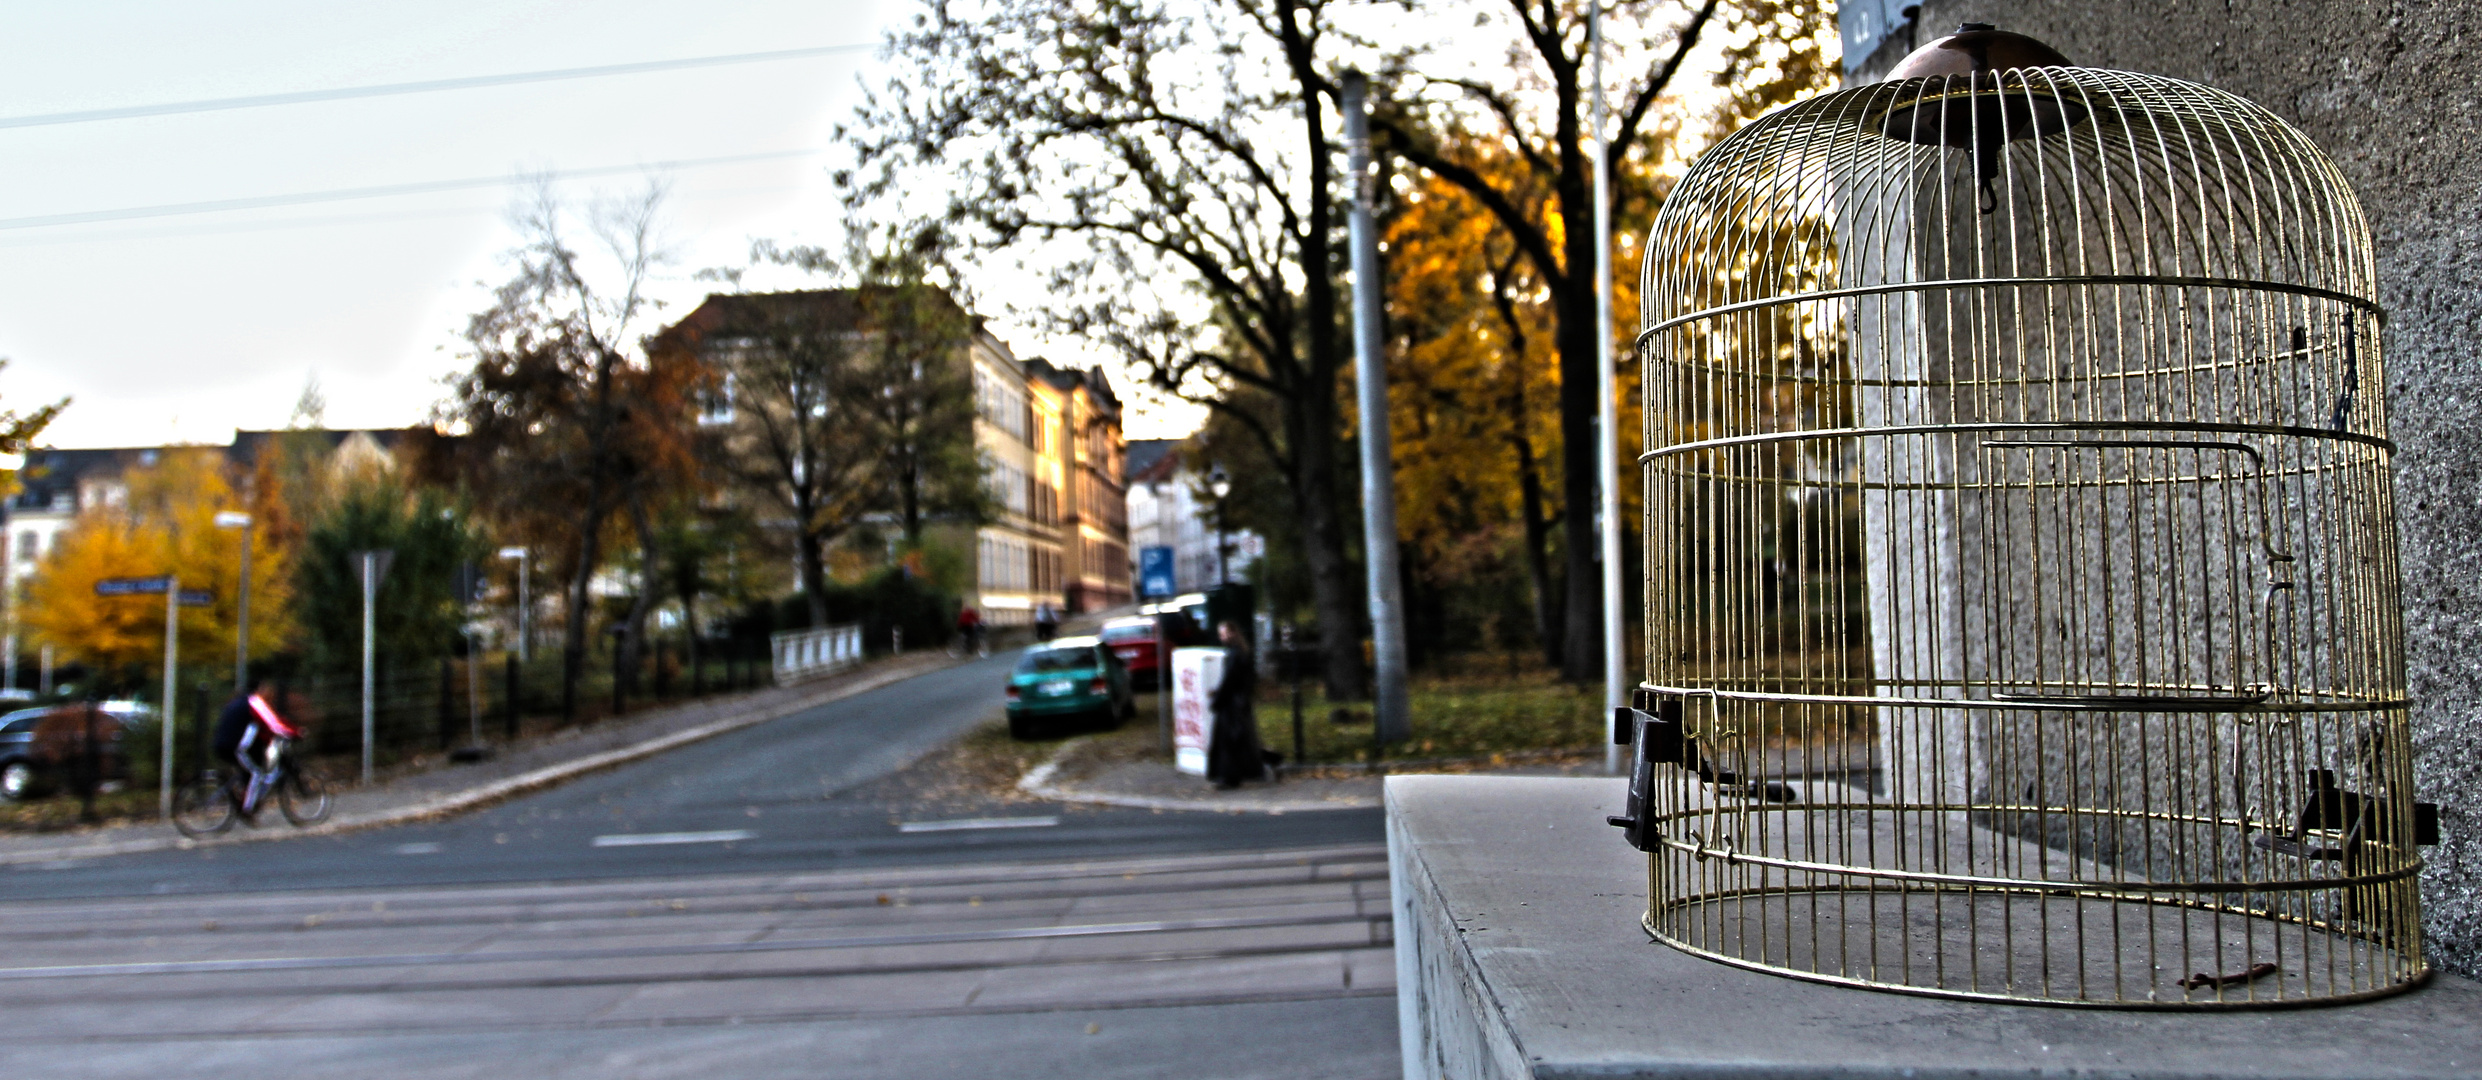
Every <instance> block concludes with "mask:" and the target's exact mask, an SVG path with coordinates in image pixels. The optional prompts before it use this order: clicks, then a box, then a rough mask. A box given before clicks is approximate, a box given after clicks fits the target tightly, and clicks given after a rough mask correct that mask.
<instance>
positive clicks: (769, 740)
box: [0, 657, 1395, 1077]
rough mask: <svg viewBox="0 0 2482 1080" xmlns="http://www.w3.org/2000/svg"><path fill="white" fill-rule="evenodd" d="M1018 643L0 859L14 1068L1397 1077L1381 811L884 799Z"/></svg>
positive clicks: (3, 990)
mask: <svg viewBox="0 0 2482 1080" xmlns="http://www.w3.org/2000/svg"><path fill="white" fill-rule="evenodd" d="M1008 661H1009V658H1008V657H995V658H992V659H990V660H987V661H982V662H978V663H974V664H969V665H965V666H962V667H957V668H952V669H948V670H945V671H940V672H935V673H932V674H928V675H923V676H920V677H917V678H914V679H910V680H906V681H904V682H901V683H896V684H892V685H890V686H887V687H883V688H880V689H878V690H874V691H870V692H867V693H864V694H859V695H856V696H854V697H851V698H846V699H843V700H840V701H836V702H832V703H829V704H826V705H822V706H819V707H816V708H813V709H810V710H807V711H805V712H802V713H798V714H795V715H792V716H787V717H785V718H783V719H780V720H776V721H771V722H768V723H765V724H760V725H757V726H754V727H751V728H747V729H743V730H741V731H737V732H734V733H731V734H728V735H724V736H721V737H718V738H715V739H712V740H708V741H706V742H702V743H698V744H695V745H692V746H689V747H685V748H682V749H679V750H676V751H672V752H670V753H667V754H664V755H661V756H658V757H655V758H651V759H648V760H645V761H641V762H638V763H635V764H632V765H629V766H625V767H622V768H618V769H615V770H612V771H610V772H606V773H601V774H597V775H594V776H590V777H586V778H583V779H581V780H578V781H575V782H572V783H570V784H567V785H565V786H563V787H559V788H556V789H553V790H550V791H546V792H542V793H539V794H536V795H534V796H531V797H528V798H524V799H520V800H516V801H512V802H509V803H505V804H502V805H500V806H497V807H493V808H490V809H487V810H483V811H479V812H476V813H472V814H469V815H465V816H462V817H458V818H454V819H450V820H445V821H438V822H431V823H425V824H419V825H410V826H404V827H398V828H389V829H374V830H368V831H364V832H359V833H352V834H346V835H341V836H333V837H315V838H303V839H294V840H285V841H279V842H268V843H249V844H229V845H211V846H207V847H202V848H199V849H197V850H191V851H169V852H160V853H152V854H146V855H129V856H119V857H112V858H101V859H91V860H76V861H71V862H65V863H55V864H37V865H31V866H23V867H15V868H11V869H8V870H6V871H0V889H4V890H5V898H4V899H0V948H5V949H6V950H7V955H6V956H0V1010H5V1011H6V1012H7V1013H8V1014H9V1015H11V1016H12V1017H13V1018H15V1021H16V1022H15V1023H13V1024H12V1030H13V1034H12V1036H11V1038H10V1039H9V1040H7V1041H5V1042H0V1067H6V1068H8V1069H9V1070H10V1071H12V1072H17V1073H24V1074H30V1075H60V1076H123V1075H138V1074H154V1075H160V1074H164V1073H167V1072H169V1073H173V1074H179V1075H236V1076H239V1075H257V1074H260V1073H263V1072H265V1071H267V1070H268V1068H269V1066H270V1064H271V1063H282V1064H284V1065H286V1066H287V1067H307V1068H316V1069H318V1070H319V1071H320V1073H321V1074H322V1075H336V1074H342V1075H364V1076H393V1075H434V1076H457V1075H484V1074H485V1073H489V1074H491V1075H503V1074H505V1073H506V1072H507V1071H509V1070H511V1069H516V1070H519V1071H523V1072H530V1073H534V1074H539V1075H543V1076H569V1075H579V1076H585V1075H594V1076H649V1077H654V1076H678V1075H688V1074H693V1073H696V1074H710V1075H724V1076H762V1075H765V1076H773V1075H788V1076H790V1075H805V1076H816V1075H833V1076H883V1075H884V1076H951V1075H954V1076H988V1075H1011V1076H1052V1075H1058V1076H1115V1075H1129V1076H1138V1075H1150V1076H1152V1075H1164V1076H1202V1077H1203V1076H1233V1077H1245V1076H1246V1077H1259V1076H1267V1077H1276V1076H1305V1077H1307V1076H1380V1075H1393V1074H1394V1071H1395V1060H1394V1058H1395V1023H1394V1004H1393V997H1392V986H1393V969H1392V966H1391V964H1390V961H1389V959H1388V956H1389V945H1388V942H1389V937H1388V925H1387V904H1386V875H1385V869H1384V864H1383V858H1382V855H1381V851H1382V849H1381V847H1380V846H1379V845H1381V844H1382V843H1383V836H1382V832H1381V825H1380V821H1379V818H1378V815H1377V812H1376V811H1367V810H1362V811H1352V810H1348V811H1331V812H1320V813H1296V814H1288V815H1278V816H1269V815H1258V814H1221V813H1181V812H1161V813H1159V812H1154V811H1149V810H1121V809H1104V810H1095V809H1087V808H1075V809H1072V808H1067V807H1059V806H1052V805H1047V804H1033V805H1029V804H1024V803H1007V804H998V803H995V804H993V805H992V806H991V807H989V808H987V809H982V810H974V809H972V808H969V809H968V811H967V812H966V813H964V814H962V815H960V814H958V813H957V812H956V811H955V810H954V808H953V807H950V808H945V809H944V810H943V811H942V812H941V813H938V814H923V813H908V812H906V811H904V810H903V809H901V808H900V809H898V810H897V811H895V812H891V808H890V805H889V803H888V802H887V800H886V799H884V798H874V797H869V796H868V795H867V794H866V792H865V791H864V790H863V789H867V788H868V787H869V786H870V785H871V784H872V783H873V782H874V781H878V780H880V779H882V778H884V777H887V776H889V775H890V774H891V773H894V772H896V771H898V770H900V769H903V768H905V767H906V766H907V765H908V764H910V763H912V762H914V761H915V760H916V759H917V758H920V757H921V756H922V755H924V754H926V753H927V752H929V751H931V750H934V749H936V748H938V747H940V746H941V745H944V744H945V743H947V742H949V741H951V740H953V739H954V738H956V737H958V736H959V735H961V734H963V733H964V732H966V731H968V730H971V729H972V728H973V727H974V726H975V725H977V724H979V723H981V722H983V721H984V720H986V719H988V718H990V717H991V715H992V711H993V708H994V706H995V705H996V699H997V691H998V687H999V685H1000V683H1001V676H1002V672H1003V671H1004V669H1005V666H1006V664H1007V663H1008ZM1199 1046H1220V1047H1222V1048H1224V1049H1223V1050H1222V1051H1219V1052H1217V1053H1213V1054H1207V1055H1203V1056H1202V1055H1200V1054H1199V1053H1198V1052H1197V1051H1196V1050H1195V1049H1194V1048H1195V1047H1199Z"/></svg>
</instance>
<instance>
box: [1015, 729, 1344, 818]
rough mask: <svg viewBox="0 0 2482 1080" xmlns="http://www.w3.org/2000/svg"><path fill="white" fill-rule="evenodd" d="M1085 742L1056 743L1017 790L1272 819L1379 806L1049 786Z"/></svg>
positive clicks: (1133, 805) (1066, 798)
mask: <svg viewBox="0 0 2482 1080" xmlns="http://www.w3.org/2000/svg"><path fill="white" fill-rule="evenodd" d="M1085 740H1086V737H1085V736H1080V737H1078V738H1075V739H1071V740H1069V741H1067V742H1065V743H1062V744H1060V749H1058V750H1054V751H1052V754H1051V757H1049V758H1047V759H1045V760H1044V761H1043V763H1042V764H1040V765H1036V766H1035V767H1033V768H1031V769H1027V770H1026V774H1025V775H1024V776H1021V777H1018V778H1017V790H1019V791H1022V792H1025V793H1026V794H1028V795H1032V796H1034V797H1036V798H1040V799H1050V800H1052V801H1054V802H1070V803H1088V804H1092V805H1097V806H1126V807H1130V808H1133V809H1138V810H1196V811H1203V812H1207V813H1215V814H1266V815H1268V816H1269V817H1276V816H1280V815H1284V814H1309V813H1316V812H1319V811H1322V810H1370V809H1375V808H1377V807H1378V806H1379V805H1380V799H1379V798H1378V797H1375V796H1374V797H1372V798H1370V799H1368V800H1359V799H1356V800H1353V801H1350V802H1336V801H1331V800H1320V801H1318V802H1299V803H1292V804H1288V805H1283V806H1268V805H1263V804H1262V805H1246V804H1236V803H1227V802H1218V801H1215V800H1213V799H1170V798H1159V797H1157V796H1153V795H1114V794H1110V793H1107V792H1099V791H1079V790H1076V789H1074V788H1064V787H1060V786H1058V785H1056V784H1053V783H1052V782H1051V778H1052V777H1053V776H1054V775H1055V774H1057V773H1059V771H1060V766H1061V765H1062V764H1063V763H1065V762H1066V761H1067V760H1068V756H1069V752H1070V751H1071V750H1075V749H1076V748H1077V744H1079V743H1081V742H1084V741H1085Z"/></svg>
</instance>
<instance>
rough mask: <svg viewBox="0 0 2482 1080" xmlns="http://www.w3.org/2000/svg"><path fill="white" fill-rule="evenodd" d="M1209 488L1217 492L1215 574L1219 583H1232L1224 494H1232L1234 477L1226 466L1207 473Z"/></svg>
mask: <svg viewBox="0 0 2482 1080" xmlns="http://www.w3.org/2000/svg"><path fill="white" fill-rule="evenodd" d="M1207 490H1208V491H1211V492H1214V493H1215V576H1216V579H1217V581H1216V583H1217V584H1219V585H1230V584H1232V545H1231V544H1229V543H1227V542H1225V540H1224V496H1226V495H1230V494H1232V477H1229V476H1226V475H1224V467H1223V466H1221V465H1217V466H1215V468H1214V469H1212V470H1210V471H1209V472H1208V473H1207Z"/></svg>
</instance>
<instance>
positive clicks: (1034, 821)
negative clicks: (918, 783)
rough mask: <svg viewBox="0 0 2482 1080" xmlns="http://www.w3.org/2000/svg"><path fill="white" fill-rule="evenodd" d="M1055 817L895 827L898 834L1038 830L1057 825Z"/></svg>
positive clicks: (988, 819)
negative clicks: (977, 830) (968, 830)
mask: <svg viewBox="0 0 2482 1080" xmlns="http://www.w3.org/2000/svg"><path fill="white" fill-rule="evenodd" d="M1058 824H1060V819H1059V818H1056V817H978V818H958V819H956V820H954V821H908V822H905V823H903V824H901V825H898V826H897V827H896V831H898V832H956V831H958V830H961V829H1040V828H1042V827H1044V826H1046V825H1058Z"/></svg>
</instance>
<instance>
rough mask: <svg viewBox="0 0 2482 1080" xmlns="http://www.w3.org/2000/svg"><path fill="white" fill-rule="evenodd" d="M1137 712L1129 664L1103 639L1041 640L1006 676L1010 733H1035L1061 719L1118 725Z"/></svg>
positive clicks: (1019, 735)
mask: <svg viewBox="0 0 2482 1080" xmlns="http://www.w3.org/2000/svg"><path fill="white" fill-rule="evenodd" d="M1136 712H1137V699H1136V698H1135V697H1133V696H1131V694H1130V692H1129V669H1128V668H1127V667H1126V666H1124V665H1122V664H1121V662H1120V657H1118V656H1115V655H1113V653H1112V650H1111V649H1110V648H1109V647H1108V646H1106V645H1104V644H1103V639H1101V638H1093V637H1066V638H1060V639H1057V640H1054V641H1051V642H1047V643H1045V644H1041V645H1037V646H1035V647H1033V648H1031V649H1027V650H1026V651H1025V653H1024V654H1023V655H1021V656H1019V657H1018V658H1017V666H1016V668H1015V669H1014V670H1012V671H1010V672H1009V675H1008V733H1009V734H1010V735H1011V736H1014V737H1016V738H1020V739H1031V738H1035V737H1037V736H1038V735H1040V734H1042V733H1043V732H1044V731H1046V730H1049V729H1050V728H1052V727H1054V726H1056V725H1057V724H1058V723H1059V722H1061V721H1063V720H1084V721H1100V722H1102V723H1104V724H1106V725H1109V726H1113V727H1118V726H1119V725H1120V724H1121V723H1122V722H1124V721H1126V720H1128V719H1129V717H1130V716H1131V715H1132V714H1134V713H1136Z"/></svg>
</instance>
